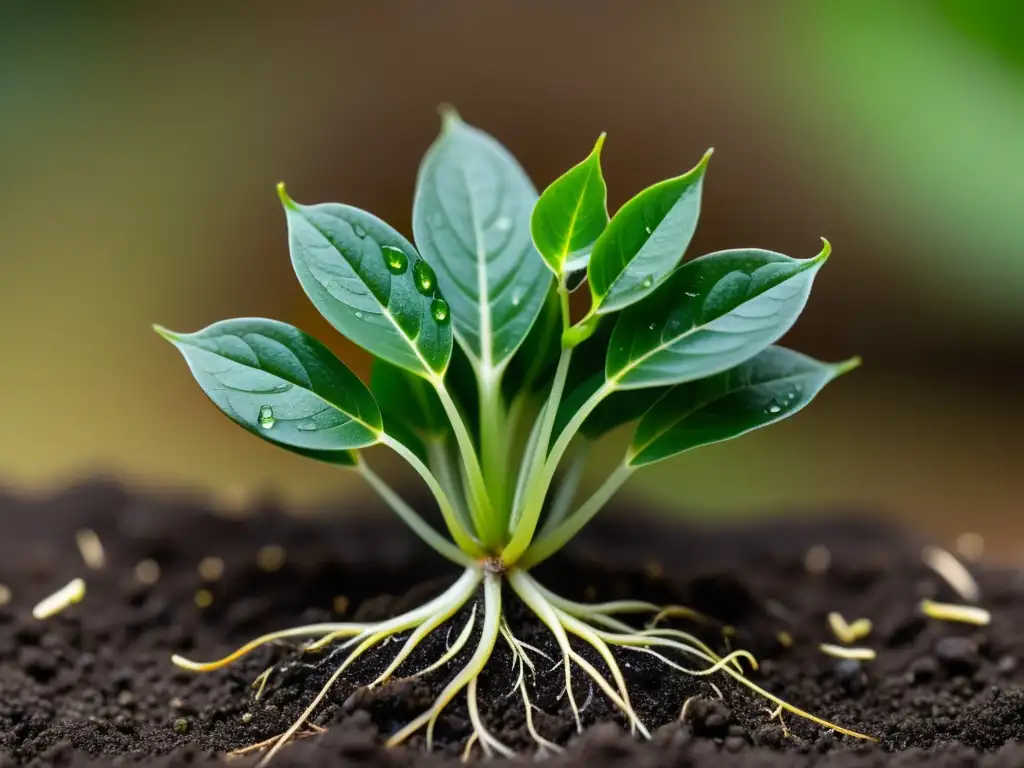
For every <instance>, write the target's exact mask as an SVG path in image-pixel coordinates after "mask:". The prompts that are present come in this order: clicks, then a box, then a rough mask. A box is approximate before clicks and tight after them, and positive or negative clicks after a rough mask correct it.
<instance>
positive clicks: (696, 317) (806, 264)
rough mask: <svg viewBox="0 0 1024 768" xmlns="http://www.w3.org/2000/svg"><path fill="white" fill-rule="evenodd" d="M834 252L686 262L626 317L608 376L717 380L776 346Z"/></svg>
mask: <svg viewBox="0 0 1024 768" xmlns="http://www.w3.org/2000/svg"><path fill="white" fill-rule="evenodd" d="M829 251H830V247H829V245H828V243H827V242H826V243H825V248H824V250H822V252H821V254H819V255H818V256H817V257H815V258H813V259H803V260H799V259H792V258H790V257H788V256H783V255H782V254H781V253H773V252H771V251H761V250H754V249H749V250H735V251H721V252H719V253H712V254H708V255H707V256H702V257H701V258H699V259H694V260H693V261H690V262H687V263H685V264H683V265H681V266H680V267H678V268H677V269H676V270H675V272H673V273H672V275H671V276H670V277H669V278H668V279H667V280H666V281H665V282H664V283H663V284H662V286H661V287H660V288H659V289H658V290H657V291H655V292H654V294H652V295H651V296H650V297H648V298H647V300H646V301H643V302H641V303H640V304H636V305H634V306H632V307H630V308H629V309H628V310H626V311H625V312H623V313H622V315H621V316H620V317H619V319H618V322H617V323H616V325H615V330H614V331H613V332H612V338H611V343H610V345H609V348H608V358H607V361H606V363H605V372H606V374H607V376H608V379H609V380H611V381H613V382H614V383H615V386H616V388H618V389H636V388H640V387H656V386H663V385H669V384H681V383H683V382H686V381H692V380H694V379H700V378H704V377H705V376H711V375H713V374H716V373H719V372H721V371H724V370H727V369H729V368H732V367H733V366H735V365H739V364H740V363H742V362H743V361H744V360H748V359H750V358H751V357H753V356H754V355H756V354H757V353H758V352H760V351H761V350H762V349H764V348H765V347H767V346H768V345H769V344H772V343H774V342H775V341H777V340H778V339H779V338H780V337H781V336H782V335H783V334H784V333H785V332H786V331H788V330H789V328H790V327H791V326H792V325H793V323H794V322H795V321H796V318H797V316H798V315H799V314H800V312H801V311H802V310H803V308H804V304H806V302H807V296H808V294H809V293H810V290H811V283H812V282H813V281H814V276H815V274H816V273H817V271H818V269H819V268H820V267H821V265H822V264H824V263H825V259H826V258H828V254H829Z"/></svg>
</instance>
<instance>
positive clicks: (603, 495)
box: [519, 463, 635, 569]
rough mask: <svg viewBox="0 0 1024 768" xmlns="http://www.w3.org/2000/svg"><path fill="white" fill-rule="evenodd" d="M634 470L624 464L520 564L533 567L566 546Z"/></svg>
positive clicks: (531, 549)
mask: <svg viewBox="0 0 1024 768" xmlns="http://www.w3.org/2000/svg"><path fill="white" fill-rule="evenodd" d="M634 471H635V470H634V468H633V467H631V466H630V465H629V464H625V463H623V464H621V465H620V466H619V468H618V469H616V470H615V471H614V472H612V474H611V475H609V476H608V479H607V480H605V481H604V482H603V483H602V484H601V487H600V488H598V489H597V490H596V491H594V493H593V495H592V496H591V497H590V498H589V499H587V500H586V501H585V502H583V504H581V505H580V507H579V508H578V509H577V510H576V511H575V512H573V513H572V514H571V515H569V517H568V518H566V519H565V520H564V521H563V522H562V523H561V524H559V525H558V526H557V527H555V528H554V530H552V531H551V533H549V534H547V535H546V536H543V537H541V538H540V539H539V540H537V541H535V542H534V543H533V544H531V545H530V548H529V549H528V550H526V554H525V555H523V557H522V559H521V560H520V563H519V564H520V566H521V567H522V568H524V569H529V568H533V567H534V566H536V565H538V564H539V563H541V562H543V561H544V560H547V559H548V558H549V557H551V555H553V554H555V552H557V551H558V550H560V549H561V548H562V547H564V546H565V545H566V544H567V543H568V542H569V541H570V540H571V539H572V537H573V536H575V535H576V534H577V533H579V532H580V530H581V529H582V528H583V526H585V525H586V524H587V523H589V522H590V520H591V519H592V518H593V517H594V515H596V514H597V513H598V512H600V511H601V509H602V508H603V507H604V505H605V504H606V503H607V502H608V500H609V499H610V498H611V497H612V496H613V495H614V494H615V492H616V491H617V490H619V488H621V487H622V484H623V483H625V482H626V480H628V479H629V477H630V476H631V475H632V474H633V472H634Z"/></svg>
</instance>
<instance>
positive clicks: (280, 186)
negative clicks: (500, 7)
mask: <svg viewBox="0 0 1024 768" xmlns="http://www.w3.org/2000/svg"><path fill="white" fill-rule="evenodd" d="M277 196H278V197H279V198H280V199H281V205H283V206H284V207H285V208H291V209H292V210H295V209H296V208H298V206H297V205H296V204H295V201H294V200H292V199H291V198H290V197H288V190H287V189H285V186H284V182H283V181H279V182H277Z"/></svg>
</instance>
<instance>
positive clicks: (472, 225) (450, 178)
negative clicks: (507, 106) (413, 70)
mask: <svg viewBox="0 0 1024 768" xmlns="http://www.w3.org/2000/svg"><path fill="white" fill-rule="evenodd" d="M536 201H537V192H536V190H534V188H533V184H531V183H530V180H529V178H527V176H526V174H525V173H524V172H523V169H522V168H520V167H519V164H518V163H517V162H516V161H515V159H514V158H513V157H512V155H510V154H509V153H508V151H507V150H506V149H505V148H504V147H502V146H501V145H500V144H499V143H498V142H497V141H495V140H494V139H493V138H491V137H490V136H488V135H487V134H486V133H483V132H482V131H479V130H477V129H476V128H472V127H470V126H468V125H466V124H465V123H463V122H462V121H461V120H460V119H459V118H458V115H456V114H455V113H454V112H448V113H446V114H445V116H444V126H443V129H442V131H441V135H440V137H438V139H437V141H435V142H434V144H433V146H431V148H430V150H429V151H428V152H427V154H426V157H424V158H423V165H422V166H421V167H420V172H419V178H418V180H417V183H416V198H415V203H414V206H413V222H412V224H413V232H414V234H415V236H416V243H417V245H418V246H419V248H420V250H421V251H422V253H423V256H424V258H425V259H426V260H427V261H428V262H430V264H431V266H433V267H434V269H435V270H437V277H438V281H439V282H440V285H441V288H442V290H443V291H444V295H445V298H446V299H447V300H448V303H449V304H450V305H451V309H452V318H453V323H454V326H455V333H456V335H457V337H458V338H459V341H460V342H461V344H462V346H463V347H464V348H465V350H466V352H467V354H469V356H470V357H471V358H473V360H474V361H475V363H476V364H477V365H478V366H479V367H480V368H481V369H482V372H483V374H484V375H485V376H488V375H490V374H491V372H493V371H494V370H496V369H500V368H501V367H502V365H504V363H505V362H506V361H507V360H508V359H509V358H511V357H512V355H513V353H514V352H515V351H516V349H517V348H518V347H519V345H520V344H521V343H522V341H523V339H525V338H526V335H527V334H528V333H529V331H530V328H531V327H532V326H533V323H534V320H536V318H537V315H538V314H539V313H540V310H541V307H542V306H543V304H544V297H545V296H546V295H547V289H548V285H550V283H551V273H550V272H548V270H547V268H546V267H545V266H544V262H543V260H542V259H541V258H540V256H539V254H538V253H537V251H536V250H535V249H534V247H533V241H532V240H531V239H530V213H531V211H532V210H533V206H534V203H535V202H536Z"/></svg>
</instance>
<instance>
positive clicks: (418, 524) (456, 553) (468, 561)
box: [356, 460, 474, 566]
mask: <svg viewBox="0 0 1024 768" xmlns="http://www.w3.org/2000/svg"><path fill="white" fill-rule="evenodd" d="M356 471H357V472H359V474H360V475H362V476H363V478H364V479H365V480H366V482H367V483H368V484H369V485H370V487H371V488H373V490H375V491H376V492H377V495H378V496H380V497H381V498H382V499H383V500H384V502H385V503H386V504H387V505H388V506H389V507H391V509H393V510H394V511H395V514H397V515H398V516H399V517H400V518H401V519H402V522H403V523H405V524H406V525H408V526H409V527H410V528H412V530H413V533H415V534H416V535H417V536H419V537H420V538H421V539H423V541H425V542H426V543H427V544H428V545H429V546H430V547H431V548H432V549H433V550H434V551H435V552H437V553H438V554H439V555H441V556H442V557H444V558H447V559H448V560H451V561H452V562H453V563H456V564H457V565H465V566H469V565H472V564H473V562H474V561H473V558H472V557H470V556H469V555H467V554H466V553H465V552H463V551H462V550H461V549H459V547H457V546H455V545H454V544H452V543H451V542H450V541H448V539H446V538H445V537H444V536H442V535H441V534H440V533H438V532H437V531H436V530H434V527H433V526H432V525H430V524H429V523H428V522H427V521H426V520H424V519H423V518H422V517H420V516H419V515H418V514H417V513H416V511H415V510H414V509H413V508H412V507H410V506H409V505H408V504H407V503H406V502H405V500H404V499H403V498H402V497H401V496H399V495H398V494H397V493H395V491H394V490H393V489H392V488H391V486H389V485H388V484H387V482H385V481H384V479H383V478H382V477H381V476H380V475H378V474H377V473H376V472H374V471H373V470H372V469H370V467H369V466H367V464H366V462H365V461H362V460H360V462H359V464H358V465H357V466H356ZM449 529H450V526H449ZM452 536H453V537H455V533H454V531H453V532H452Z"/></svg>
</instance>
